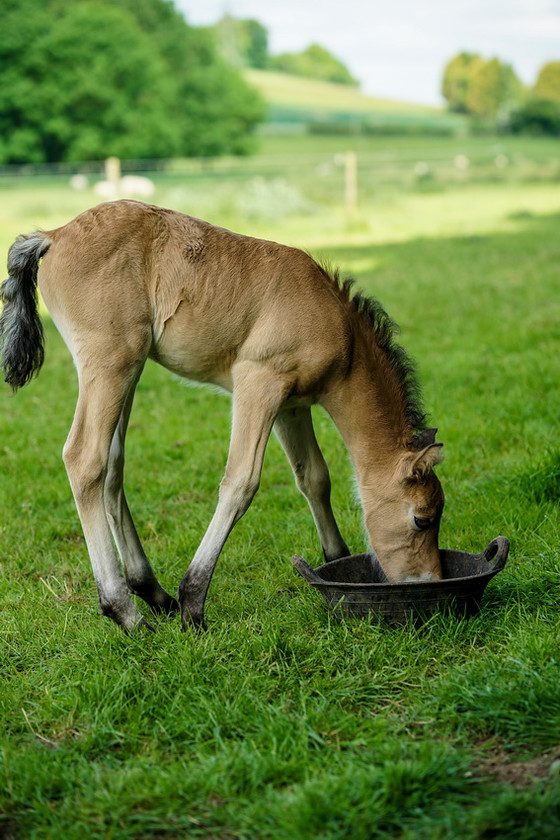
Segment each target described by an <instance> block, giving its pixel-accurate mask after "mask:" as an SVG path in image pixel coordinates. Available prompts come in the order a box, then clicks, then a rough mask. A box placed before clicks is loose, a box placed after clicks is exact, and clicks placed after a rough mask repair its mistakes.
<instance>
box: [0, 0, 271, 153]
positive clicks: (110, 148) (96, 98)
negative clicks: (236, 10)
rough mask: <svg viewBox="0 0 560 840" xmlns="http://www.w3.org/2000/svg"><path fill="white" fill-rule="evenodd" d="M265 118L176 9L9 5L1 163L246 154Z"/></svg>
mask: <svg viewBox="0 0 560 840" xmlns="http://www.w3.org/2000/svg"><path fill="white" fill-rule="evenodd" d="M265 114H266V109H265V105H264V102H263V101H262V100H261V98H260V96H259V95H258V93H257V92H256V91H255V90H254V89H253V88H251V87H250V86H249V85H247V84H246V83H245V82H244V80H243V79H242V77H241V75H240V74H239V73H237V72H235V71H234V70H232V68H231V66H229V65H228V63H227V62H226V61H225V60H224V59H223V57H222V56H221V55H220V54H219V50H218V49H217V47H216V45H215V39H214V36H213V34H212V33H211V32H210V31H208V30H204V29H201V28H195V27H191V26H189V25H188V24H187V23H186V21H185V19H184V17H183V16H182V15H181V14H180V13H179V12H178V11H177V10H176V8H175V6H174V4H173V2H172V1H171V0H3V3H2V26H1V27H0V163H3V164H6V163H27V162H43V161H65V160H66V161H72V160H76V161H80V160H99V159H103V158H105V157H108V156H109V155H116V156H118V157H122V158H129V159H130V158H162V157H173V156H189V155H198V156H209V155H220V154H228V153H229V154H242V153H245V152H248V151H250V149H251V142H252V138H253V135H254V131H255V128H256V126H257V125H258V124H259V122H260V121H262V120H263V119H264V118H265Z"/></svg>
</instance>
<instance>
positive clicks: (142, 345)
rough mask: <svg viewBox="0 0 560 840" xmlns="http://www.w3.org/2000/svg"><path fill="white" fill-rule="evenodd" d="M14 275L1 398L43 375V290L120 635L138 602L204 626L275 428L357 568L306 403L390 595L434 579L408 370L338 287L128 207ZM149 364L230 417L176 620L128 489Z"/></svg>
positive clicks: (298, 260)
mask: <svg viewBox="0 0 560 840" xmlns="http://www.w3.org/2000/svg"><path fill="white" fill-rule="evenodd" d="M41 258H42V261H41V264H40V267H39V261H40V260H41ZM8 270H9V275H10V276H9V278H8V279H7V280H6V282H5V283H4V284H3V286H2V290H1V296H2V300H3V302H4V309H3V312H2V315H1V316H0V353H1V357H2V367H3V370H4V374H5V377H6V382H8V384H10V385H11V386H12V388H13V389H14V390H15V389H17V388H19V387H20V386H22V385H25V384H26V382H28V381H29V379H30V378H31V377H32V376H33V374H34V373H36V372H37V371H38V370H39V368H40V367H41V364H42V362H43V333H42V325H41V321H40V319H39V316H38V313H37V293H36V288H37V283H38V286H39V289H40V291H41V295H42V297H43V299H44V301H45V303H46V305H47V307H48V309H49V312H50V313H51V315H52V318H53V321H54V322H55V324H56V326H57V328H58V330H59V332H60V333H61V335H62V337H63V339H64V341H65V342H66V344H67V346H68V348H69V350H70V352H71V353H72V356H73V359H74V363H75V365H76V368H77V371H78V380H79V397H78V403H77V406H76V413H75V416H74V421H73V424H72V428H71V430H70V434H69V436H68V439H67V441H66V444H65V446H64V452H63V457H64V463H65V465H66V469H67V471H68V476H69V479H70V484H71V486H72V491H73V494H74V498H75V501H76V506H77V509H78V513H79V516H80V520H81V523H82V527H83V531H84V536H85V539H86V542H87V546H88V551H89V555H90V558H91V564H92V567H93V573H94V575H95V580H96V584H97V588H98V592H99V601H100V606H101V611H102V613H103V614H104V615H107V616H109V617H110V618H112V619H113V620H114V621H115V622H117V624H119V625H121V626H122V627H123V628H125V629H126V630H132V629H134V628H136V627H138V626H140V625H142V624H145V622H144V620H143V619H142V616H141V614H140V612H139V610H138V608H137V607H136V605H135V604H134V602H133V600H132V599H131V596H130V592H132V593H134V594H136V595H139V596H140V597H141V598H143V599H144V601H146V603H147V604H149V606H150V607H151V608H152V610H154V611H155V612H160V611H163V612H172V611H174V610H176V609H179V608H180V610H181V614H182V619H183V627H185V626H186V625H187V624H189V623H192V624H194V625H196V626H204V602H205V599H206V593H207V591H208V587H209V584H210V579H211V577H212V573H213V571H214V567H215V565H216V561H217V559H218V557H219V555H220V552H221V550H222V547H223V545H224V543H225V541H226V539H227V537H228V535H229V533H230V531H231V529H232V528H233V526H234V525H235V523H236V522H237V521H238V520H239V519H240V518H241V516H243V514H244V513H245V511H246V510H247V508H248V507H249V505H250V503H251V500H252V498H253V496H254V494H255V492H256V490H257V488H258V485H259V480H260V473H261V467H262V462H263V456H264V451H265V447H266V443H267V440H268V438H269V435H270V432H271V430H272V429H273V428H274V431H275V433H276V435H277V436H278V439H279V440H280V443H281V445H282V447H283V448H284V450H285V452H286V455H287V457H288V459H289V461H290V464H291V466H292V468H293V471H294V474H295V479H296V483H297V486H298V487H299V489H300V490H301V492H302V493H303V494H304V495H305V497H306V498H307V501H308V503H309V506H310V508H311V512H312V515H313V518H314V520H315V524H316V526H317V531H318V533H319V537H320V540H321V544H322V547H323V551H324V554H325V557H326V559H327V561H329V560H335V559H336V558H338V557H342V556H346V555H348V554H350V551H349V549H348V547H347V545H346V543H345V542H344V540H343V539H342V537H341V535H340V532H339V530H338V527H337V524H336V522H335V519H334V516H333V512H332V508H331V504H330V489H331V485H330V478H329V473H328V469H327V466H326V464H325V461H324V459H323V456H322V454H321V451H320V449H319V446H318V444H317V441H316V438H315V434H314V431H313V425H312V420H311V409H310V406H311V405H312V404H313V403H318V404H320V405H322V406H323V407H324V408H325V409H326V411H327V412H328V413H329V415H330V416H331V418H332V420H333V421H334V423H335V424H336V426H337V427H338V429H339V430H340V433H341V435H342V437H343V440H344V442H345V444H346V447H347V448H348V451H349V453H350V456H351V458H352V461H353V464H354V467H355V470H356V474H357V479H358V486H359V491H360V495H361V500H362V504H363V507H364V514H365V524H366V528H367V531H368V534H369V538H370V541H371V545H372V547H373V549H374V550H375V552H376V554H377V556H378V558H379V560H380V562H381V564H382V566H383V568H384V570H385V573H386V574H387V576H388V578H389V580H392V581H398V580H404V579H409V578H412V579H415V578H432V577H435V578H437V577H440V576H441V570H440V563H439V552H438V529H439V521H440V517H441V512H442V508H443V493H442V490H441V486H440V483H439V481H438V479H437V477H436V475H435V473H434V472H433V467H434V466H435V464H437V463H438V462H439V461H440V460H441V444H440V443H436V442H435V431H436V430H435V429H426V428H425V427H424V423H423V419H424V417H423V414H422V412H421V410H420V408H419V399H418V387H417V384H416V381H415V378H414V375H413V369H412V365H411V363H410V360H409V359H408V358H407V356H406V355H405V353H404V351H403V350H402V348H401V347H400V346H399V345H397V344H395V342H394V340H393V327H394V325H393V323H392V321H391V320H390V319H389V317H388V316H387V315H386V313H385V312H384V311H383V309H382V308H381V307H380V305H379V304H378V303H377V302H376V301H373V300H369V299H367V298H363V297H362V296H360V295H354V296H352V295H351V292H350V284H349V283H348V282H345V283H343V284H341V283H340V282H339V281H338V278H337V276H336V275H334V276H331V275H330V274H329V273H328V272H327V271H326V270H325V269H324V268H322V267H321V266H320V265H318V264H317V263H316V262H315V261H314V260H313V259H311V257H310V256H308V255H307V254H305V253H303V252H302V251H299V250H297V249H294V248H288V247H286V246H283V245H279V244H277V243H274V242H267V241H263V240H259V239H253V238H251V237H247V236H241V235H239V234H235V233H231V232H230V231H227V230H224V229H222V228H218V227H214V226H212V225H210V224H208V223H207V222H203V221H200V220H198V219H194V218H191V217H189V216H185V215H182V214H180V213H176V212H173V211H170V210H165V209H162V208H160V207H153V206H150V205H146V204H142V203H140V202H135V201H115V202H111V203H107V204H102V205H100V206H98V207H95V208H93V209H91V210H87V211H86V212H85V213H82V214H81V215H79V216H78V217H77V218H75V219H74V220H73V221H71V222H69V223H68V224H67V225H64V226H63V227H61V228H58V229H57V230H53V231H50V232H47V233H43V232H36V233H32V234H29V235H27V236H21V237H19V239H18V240H17V241H16V242H15V243H14V245H12V247H11V249H10V253H9V257H8ZM148 358H151V359H154V360H155V361H156V362H158V363H159V364H161V365H163V366H164V367H166V368H168V369H169V370H171V371H173V372H174V373H176V374H179V375H180V376H183V377H186V378H188V379H192V380H196V381H198V382H207V383H212V384H214V385H218V386H220V387H222V388H225V389H226V390H228V391H230V392H231V394H232V400H233V414H232V418H233V419H232V428H231V442H230V449H229V455H228V459H227V465H226V469H225V474H224V477H223V480H222V482H221V484H220V490H219V500H218V504H217V507H216V510H215V513H214V516H213V518H212V521H211V523H210V525H209V527H208V530H207V531H206V534H205V535H204V538H203V540H202V542H201V543H200V545H199V547H198V549H197V551H196V553H195V555H194V558H193V559H192V561H191V563H190V566H189V567H188V570H187V572H186V574H185V576H184V577H183V579H182V582H181V585H180V587H179V593H178V603H177V601H176V600H175V599H174V598H173V597H171V596H170V595H169V594H168V593H167V592H166V591H165V590H164V589H163V588H162V587H161V586H160V584H159V582H158V581H157V579H156V577H155V575H154V572H153V570H152V567H151V566H150V563H149V561H148V559H147V557H146V555H145V553H144V550H143V548H142V545H141V543H140V540H139V538H138V534H137V532H136V529H135V526H134V523H133V520H132V517H131V515H130V511H129V508H128V505H127V502H126V498H125V495H124V490H123V470H124V440H125V435H126V429H127V425H128V420H129V416H130V411H131V407H132V400H133V396H134V390H135V388H136V384H137V382H138V380H139V378H140V375H141V373H142V369H143V367H144V364H145V362H146V359H148ZM115 546H116V549H117V551H118V554H119V555H120V559H121V561H122V566H123V569H124V577H123V574H122V572H121V567H120V565H119V562H118V558H117V552H116V551H115Z"/></svg>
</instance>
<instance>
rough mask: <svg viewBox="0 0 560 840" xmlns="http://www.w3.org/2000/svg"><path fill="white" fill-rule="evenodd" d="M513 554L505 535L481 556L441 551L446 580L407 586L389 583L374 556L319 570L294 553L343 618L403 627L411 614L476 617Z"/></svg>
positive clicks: (300, 569)
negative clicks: (488, 587)
mask: <svg viewBox="0 0 560 840" xmlns="http://www.w3.org/2000/svg"><path fill="white" fill-rule="evenodd" d="M508 551H509V542H508V540H507V539H506V538H505V537H496V539H494V540H492V542H491V543H489V545H488V546H487V547H486V548H485V549H484V551H482V552H481V553H480V554H469V553H468V552H466V551H447V550H445V549H440V552H439V554H440V559H441V566H442V571H443V577H442V579H441V580H430V581H410V582H408V581H407V582H406V583H389V582H388V580H387V577H386V576H385V573H384V571H383V569H382V568H381V565H380V563H379V560H378V559H377V558H376V557H375V555H372V554H353V555H352V556H351V557H341V558H340V559H339V560H333V561H332V562H331V563H325V565H323V566H319V567H318V568H317V569H312V568H311V567H310V566H309V565H308V564H307V563H306V562H305V560H304V559H303V557H300V556H299V555H295V556H294V557H292V564H293V565H294V567H295V568H296V569H297V571H298V572H299V573H300V575H301V576H302V577H303V578H304V579H305V580H306V581H307V582H308V583H310V584H311V586H313V587H315V588H316V589H318V591H319V592H320V593H321V595H322V596H323V598H324V599H325V601H326V602H327V605H328V607H329V609H331V610H332V611H333V613H334V614H335V615H336V616H337V617H338V618H356V617H364V616H367V617H369V618H371V619H377V618H383V619H385V620H386V621H388V622H389V623H390V624H403V623H405V622H406V621H407V620H408V618H409V617H411V616H412V617H413V619H415V620H417V621H422V620H423V619H426V618H429V616H430V615H432V614H433V613H437V612H453V613H458V614H460V615H466V616H471V615H474V614H475V613H477V612H478V610H479V609H480V602H481V600H482V595H483V593H484V590H485V588H486V585H487V583H488V581H489V580H491V579H492V578H493V577H494V575H496V574H498V572H500V571H501V570H502V569H503V568H504V566H505V564H506V560H507V556H508Z"/></svg>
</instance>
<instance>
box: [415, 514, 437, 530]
mask: <svg viewBox="0 0 560 840" xmlns="http://www.w3.org/2000/svg"><path fill="white" fill-rule="evenodd" d="M433 521H434V520H433V519H422V518H421V517H419V516H415V517H414V524H415V525H416V527H417V528H418V530H419V531H426V530H427V529H428V528H429V527H430V525H431V524H432V522H433Z"/></svg>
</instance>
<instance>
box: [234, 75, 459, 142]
mask: <svg viewBox="0 0 560 840" xmlns="http://www.w3.org/2000/svg"><path fill="white" fill-rule="evenodd" d="M245 77H246V79H247V80H248V81H249V82H250V83H251V84H252V85H254V87H256V88H257V90H259V91H260V92H261V93H262V95H263V96H264V98H265V100H266V101H267V102H268V104H269V108H270V111H269V125H268V130H269V131H270V132H274V131H275V130H279V129H281V128H282V127H283V128H284V129H290V127H291V129H292V130H296V129H297V127H298V126H299V127H300V129H303V127H305V126H307V127H308V128H309V127H311V128H314V129H315V130H325V131H326V130H330V131H339V132H345V133H352V132H354V133H355V132H360V131H374V130H377V131H383V130H395V129H398V130H400V131H415V132H417V131H419V130H420V129H424V130H425V131H427V132H430V131H431V132H432V133H433V132H438V131H440V132H443V133H446V134H454V133H457V132H459V131H460V130H461V128H462V126H463V120H462V119H461V118H458V117H456V116H453V115H449V114H446V113H445V112H443V111H442V110H440V109H438V108H430V107H428V106H422V105H416V104H411V103H406V102H395V101H392V100H389V99H381V98H377V97H372V96H366V95H364V94H363V93H362V92H361V91H360V90H359V88H354V87H351V86H349V85H340V84H333V83H330V82H321V81H317V80H314V79H303V78H301V77H296V76H289V75H287V74H285V73H272V72H267V71H262V70H247V71H245Z"/></svg>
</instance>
